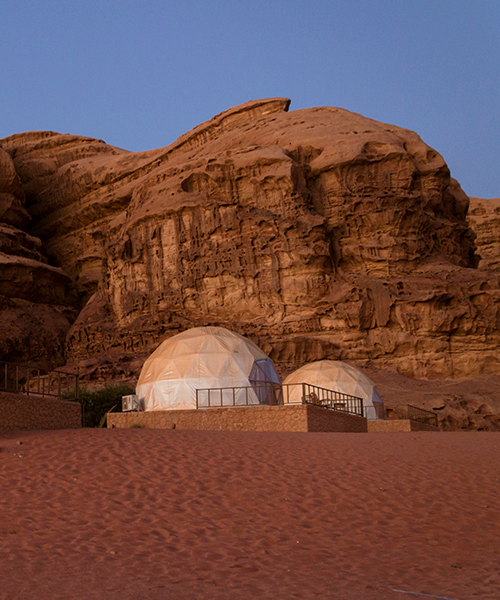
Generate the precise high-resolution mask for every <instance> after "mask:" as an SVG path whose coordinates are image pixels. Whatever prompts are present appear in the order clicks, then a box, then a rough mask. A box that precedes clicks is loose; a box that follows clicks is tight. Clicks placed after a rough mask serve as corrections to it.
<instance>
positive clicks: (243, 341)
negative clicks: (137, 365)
mask: <svg viewBox="0 0 500 600" xmlns="http://www.w3.org/2000/svg"><path fill="white" fill-rule="evenodd" d="M271 383H273V384H278V385H280V380H279V377H278V375H277V373H276V370H275V368H274V365H273V363H272V361H271V359H270V358H269V357H268V356H267V355H266V354H265V353H264V352H263V351H262V350H261V349H260V348H259V347H258V346H257V345H256V344H254V343H253V342H252V341H250V340H248V339H247V338H245V337H243V336H241V335H239V334H237V333H234V332H232V331H229V330H228V329H225V328H223V327H194V328H192V329H188V330H187V331H183V332H182V333H179V334H177V335H174V336H173V337H171V338H169V339H167V340H165V341H164V342H163V343H162V344H161V345H160V346H159V347H158V348H157V349H156V350H155V351H154V352H153V354H152V355H151V356H150V357H149V358H148V359H147V360H146V362H145V363H144V366H143V368H142V371H141V374H140V377H139V381H138V383H137V395H138V396H139V401H140V402H141V403H142V405H143V406H144V410H146V411H154V410H183V409H194V408H196V390H201V389H214V388H244V387H248V386H252V387H250V390H248V389H247V390H238V391H237V392H236V393H235V395H233V394H226V395H225V396H224V398H222V396H221V404H223V405H228V404H229V405H232V404H233V402H234V404H236V405H243V404H247V403H248V404H260V403H261V402H260V400H262V394H261V393H260V392H261V391H262V389H264V390H265V389H266V386H265V384H271ZM263 386H264V387H263ZM267 389H270V387H269V388H267Z"/></svg>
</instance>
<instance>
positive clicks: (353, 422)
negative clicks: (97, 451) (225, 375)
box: [108, 404, 367, 432]
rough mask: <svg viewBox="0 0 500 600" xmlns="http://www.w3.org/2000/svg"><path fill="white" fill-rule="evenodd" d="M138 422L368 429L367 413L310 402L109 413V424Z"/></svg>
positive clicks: (166, 426)
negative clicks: (325, 406)
mask: <svg viewBox="0 0 500 600" xmlns="http://www.w3.org/2000/svg"><path fill="white" fill-rule="evenodd" d="M134 426H135V427H144V428H146V429H197V430H201V429H204V430H211V431H356V432H366V431H367V425H366V419H364V418H363V417H358V416H356V415H350V414H348V413H342V412H340V411H335V410H329V409H327V408H321V407H319V406H311V405H307V404H297V405H289V406H236V407H233V406H231V407H223V408H208V409H201V410H158V411H152V412H126V413H109V414H108V427H117V428H128V427H134Z"/></svg>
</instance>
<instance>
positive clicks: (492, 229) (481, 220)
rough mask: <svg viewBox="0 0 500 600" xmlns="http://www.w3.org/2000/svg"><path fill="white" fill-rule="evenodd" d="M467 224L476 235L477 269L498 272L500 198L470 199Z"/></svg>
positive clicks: (499, 267)
mask: <svg viewBox="0 0 500 600" xmlns="http://www.w3.org/2000/svg"><path fill="white" fill-rule="evenodd" d="M467 222H468V223H469V226H470V228H471V229H472V230H473V231H474V233H475V234H476V246H477V253H478V254H479V256H480V257H481V260H480V262H479V268H481V269H486V270H488V271H496V272H499V271H500V198H491V199H488V200H487V199H484V198H470V208H469V212H468V213H467Z"/></svg>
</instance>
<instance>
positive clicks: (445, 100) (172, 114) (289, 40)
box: [0, 0, 500, 198]
mask: <svg viewBox="0 0 500 600" xmlns="http://www.w3.org/2000/svg"><path fill="white" fill-rule="evenodd" d="M0 53H1V57H2V59H1V62H0V82H1V84H0V138H2V137H5V136H8V135H11V134H13V133H18V132H22V131H29V130H53V131H59V132H67V133H74V134H79V135H87V136H93V137H97V138H100V139H103V140H105V141H106V142H107V143H108V144H112V145H114V146H120V147H122V148H126V149H128V150H134V151H135V150H149V149H152V148H157V147H160V146H166V145H168V144H170V143H171V142H173V141H174V140H175V139H176V138H177V137H178V136H179V135H181V134H182V133H184V132H185V131H188V130H189V129H191V128H193V127H194V126H196V125H198V124H199V123H201V122H203V121H205V120H207V119H210V118H211V117H212V116H214V115H215V114H217V113H219V112H222V111H223V110H226V109H227V108H230V107H231V106H235V105H237V104H241V103H243V102H246V101H248V100H254V99H257V98H267V97H272V96H285V97H287V98H290V99H291V100H292V105H291V110H293V109H298V108H305V107H311V106H325V105H327V106H340V107H342V108H346V109H348V110H351V111H354V112H357V113H361V114H363V115H365V116H367V117H371V118H373V119H377V120H379V121H384V122H387V123H392V124H395V125H399V126H401V127H406V128H408V129H413V130H414V131H416V132H417V133H418V134H419V135H420V136H421V137H422V139H423V140H424V141H425V142H426V143H428V144H429V145H430V146H432V147H433V148H435V149H436V150H437V151H438V152H440V153H441V154H442V155H443V157H444V159H445V160H446V162H447V163H448V165H449V167H450V169H451V172H452V175H453V176H454V177H455V178H456V179H458V181H459V182H460V183H461V184H462V187H463V188H464V190H465V191H466V192H467V193H468V194H469V195H472V196H481V197H486V198H489V197H500V165H499V157H500V0H308V1H306V0H300V1H299V0H135V1H129V0H98V1H97V0H78V1H76V0H1V2H0Z"/></svg>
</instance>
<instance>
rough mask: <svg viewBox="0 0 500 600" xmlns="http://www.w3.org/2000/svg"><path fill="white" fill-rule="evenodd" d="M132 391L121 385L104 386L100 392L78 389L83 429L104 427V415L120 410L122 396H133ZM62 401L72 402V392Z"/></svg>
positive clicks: (73, 396) (110, 384) (73, 397)
mask: <svg viewBox="0 0 500 600" xmlns="http://www.w3.org/2000/svg"><path fill="white" fill-rule="evenodd" d="M134 393H135V392H134V390H133V389H132V388H131V387H129V386H128V385H125V384H123V383H121V384H112V383H109V384H106V385H105V386H104V387H103V388H101V389H100V390H94V391H92V392H91V391H89V390H88V389H87V388H85V387H83V388H81V389H80V394H79V401H80V404H81V405H82V421H83V427H104V425H105V424H106V414H107V413H108V412H111V411H112V410H113V409H114V408H115V407H116V408H117V409H118V410H117V411H115V412H121V410H122V396H128V395H129V394H134ZM62 399H63V400H74V399H75V395H74V392H73V393H70V394H65V395H64V396H63V398H62Z"/></svg>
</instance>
